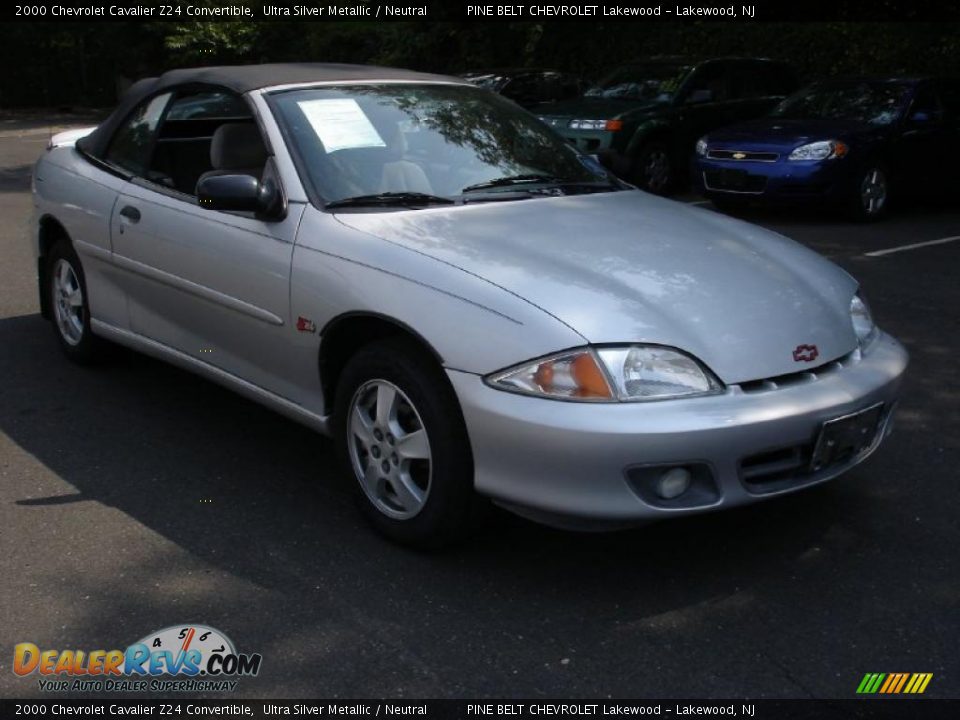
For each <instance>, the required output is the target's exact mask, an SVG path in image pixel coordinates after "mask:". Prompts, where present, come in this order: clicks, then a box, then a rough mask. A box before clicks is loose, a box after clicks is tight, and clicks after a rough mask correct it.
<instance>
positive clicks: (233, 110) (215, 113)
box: [166, 91, 250, 121]
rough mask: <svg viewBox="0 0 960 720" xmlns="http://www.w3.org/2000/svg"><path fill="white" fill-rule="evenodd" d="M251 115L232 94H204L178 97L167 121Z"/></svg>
mask: <svg viewBox="0 0 960 720" xmlns="http://www.w3.org/2000/svg"><path fill="white" fill-rule="evenodd" d="M249 114H250V111H249V109H248V108H247V106H246V103H244V102H243V99H242V98H240V97H239V96H237V95H234V94H233V93H230V92H226V91H223V92H220V91H214V92H202V93H196V94H193V95H183V96H181V97H178V98H177V99H176V100H174V101H173V103H171V105H170V110H169V111H168V112H167V116H166V120H167V121H170V120H205V119H209V118H234V117H246V116H248V115H249Z"/></svg>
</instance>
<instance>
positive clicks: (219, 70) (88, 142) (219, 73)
mask: <svg viewBox="0 0 960 720" xmlns="http://www.w3.org/2000/svg"><path fill="white" fill-rule="evenodd" d="M370 80H384V81H386V82H394V81H398V80H404V81H423V82H438V81H440V82H457V83H464V82H465V81H464V80H463V79H462V78H454V77H449V76H446V75H432V74H429V73H419V72H414V71H412V70H400V69H398V68H386V67H376V66H373V65H344V64H338V63H265V64H263V65H222V66H219V67H199V68H180V69H178V70H169V71H167V72H165V73H164V74H163V75H161V76H160V77H154V78H144V79H143V80H138V81H137V82H135V83H134V84H133V85H131V86H130V89H129V90H127V92H126V93H125V94H124V96H123V97H122V98H121V99H120V103H119V104H118V105H117V107H116V108H115V109H114V111H113V112H112V113H110V115H109V116H108V117H107V119H106V120H104V121H103V122H102V123H100V125H98V126H97V129H96V130H94V131H93V132H92V133H90V134H89V135H87V136H86V137H85V138H82V139H81V140H80V141H79V142H78V143H77V146H78V147H79V148H80V149H81V150H82V151H83V152H85V153H87V154H89V155H92V156H94V157H103V155H104V154H105V153H106V150H107V143H108V142H109V141H110V138H111V137H113V133H114V131H115V130H116V129H117V127H118V126H119V125H120V124H121V123H122V122H123V121H124V119H125V118H126V117H127V116H128V115H129V114H130V111H131V110H133V108H134V107H136V106H137V105H139V104H140V102H141V101H143V100H145V99H146V98H148V97H150V96H151V95H156V94H157V93H159V92H162V91H164V90H169V89H170V88H174V87H177V86H182V85H218V86H220V87H224V88H227V89H228V90H232V91H233V92H235V93H237V94H239V95H242V94H243V93H246V92H250V91H251V90H258V89H260V88H266V87H273V86H275V85H292V84H298V83H312V82H317V83H321V82H351V81H370Z"/></svg>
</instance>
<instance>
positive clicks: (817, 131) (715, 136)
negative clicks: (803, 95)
mask: <svg viewBox="0 0 960 720" xmlns="http://www.w3.org/2000/svg"><path fill="white" fill-rule="evenodd" d="M882 132H883V131H882V129H880V128H876V127H874V126H871V125H868V124H866V123H862V122H859V121H855V120H787V119H785V118H775V117H768V118H762V119H760V120H753V121H751V122H746V123H741V124H739V125H733V126H732V127H727V128H723V129H721V130H716V131H714V132H711V133H710V135H709V136H708V142H709V144H710V146H711V147H726V146H727V145H737V146H738V147H740V146H743V147H744V148H747V147H758V146H766V147H777V148H789V149H793V148H795V147H797V146H799V145H802V144H804V143H808V142H816V141H817V140H850V139H853V138H855V137H859V136H871V137H872V136H875V135H879V134H881V133H882Z"/></svg>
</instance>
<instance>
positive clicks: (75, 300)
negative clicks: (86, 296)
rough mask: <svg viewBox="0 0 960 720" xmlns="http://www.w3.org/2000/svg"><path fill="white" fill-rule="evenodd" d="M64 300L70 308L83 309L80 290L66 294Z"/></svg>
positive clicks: (76, 289)
mask: <svg viewBox="0 0 960 720" xmlns="http://www.w3.org/2000/svg"><path fill="white" fill-rule="evenodd" d="M65 299H66V301H67V304H69V305H71V306H72V307H75V308H78V307H83V294H82V293H81V292H80V288H75V289H73V290H70V291H69V292H67V294H66V298H65Z"/></svg>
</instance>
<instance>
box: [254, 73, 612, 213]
mask: <svg viewBox="0 0 960 720" xmlns="http://www.w3.org/2000/svg"><path fill="white" fill-rule="evenodd" d="M272 97H273V99H274V102H275V103H276V107H277V109H278V111H279V116H280V119H281V120H282V122H283V124H284V125H285V127H286V128H287V130H288V131H289V133H290V135H291V138H292V141H293V144H294V147H295V149H296V150H297V152H298V155H299V157H300V158H301V160H302V162H303V164H304V165H305V166H306V168H305V169H306V172H307V176H308V177H307V178H306V179H308V180H309V181H310V182H311V184H312V185H313V186H314V188H316V190H317V193H318V194H319V195H320V196H321V197H322V198H323V199H324V200H325V201H327V202H330V201H336V200H342V199H344V198H347V197H355V196H359V195H369V194H374V193H385V192H386V193H390V192H393V193H400V192H417V193H427V194H431V195H442V196H445V197H451V198H453V197H459V196H460V194H461V192H462V191H463V190H464V188H467V187H470V186H472V185H475V184H478V183H486V182H490V181H493V180H499V179H502V178H509V177H516V176H531V175H534V176H537V177H548V178H562V179H563V180H566V181H571V182H585V183H590V182H598V181H600V182H607V181H606V178H605V173H604V172H603V171H602V169H601V170H599V171H598V170H596V169H595V168H590V167H588V166H586V165H585V164H584V163H583V162H582V161H581V159H580V155H579V154H578V153H577V151H576V150H574V149H573V148H572V147H570V145H568V144H567V143H566V142H565V141H564V140H563V138H561V137H560V136H559V135H556V134H554V133H553V132H552V131H550V130H549V129H548V128H547V127H546V126H544V125H543V124H542V123H541V122H540V121H538V120H537V119H536V118H535V117H533V116H532V115H530V114H529V113H527V112H525V111H523V110H520V109H519V108H517V107H516V106H515V105H514V104H513V103H511V102H509V101H507V100H505V99H504V98H503V97H501V96H499V95H494V94H492V93H489V92H486V91H483V90H479V89H477V88H473V87H467V86H446V85H414V84H410V85H383V86H380V85H358V86H340V87H330V88H313V89H306V90H300V91H288V92H281V93H277V94H276V95H274V96H272Z"/></svg>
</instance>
